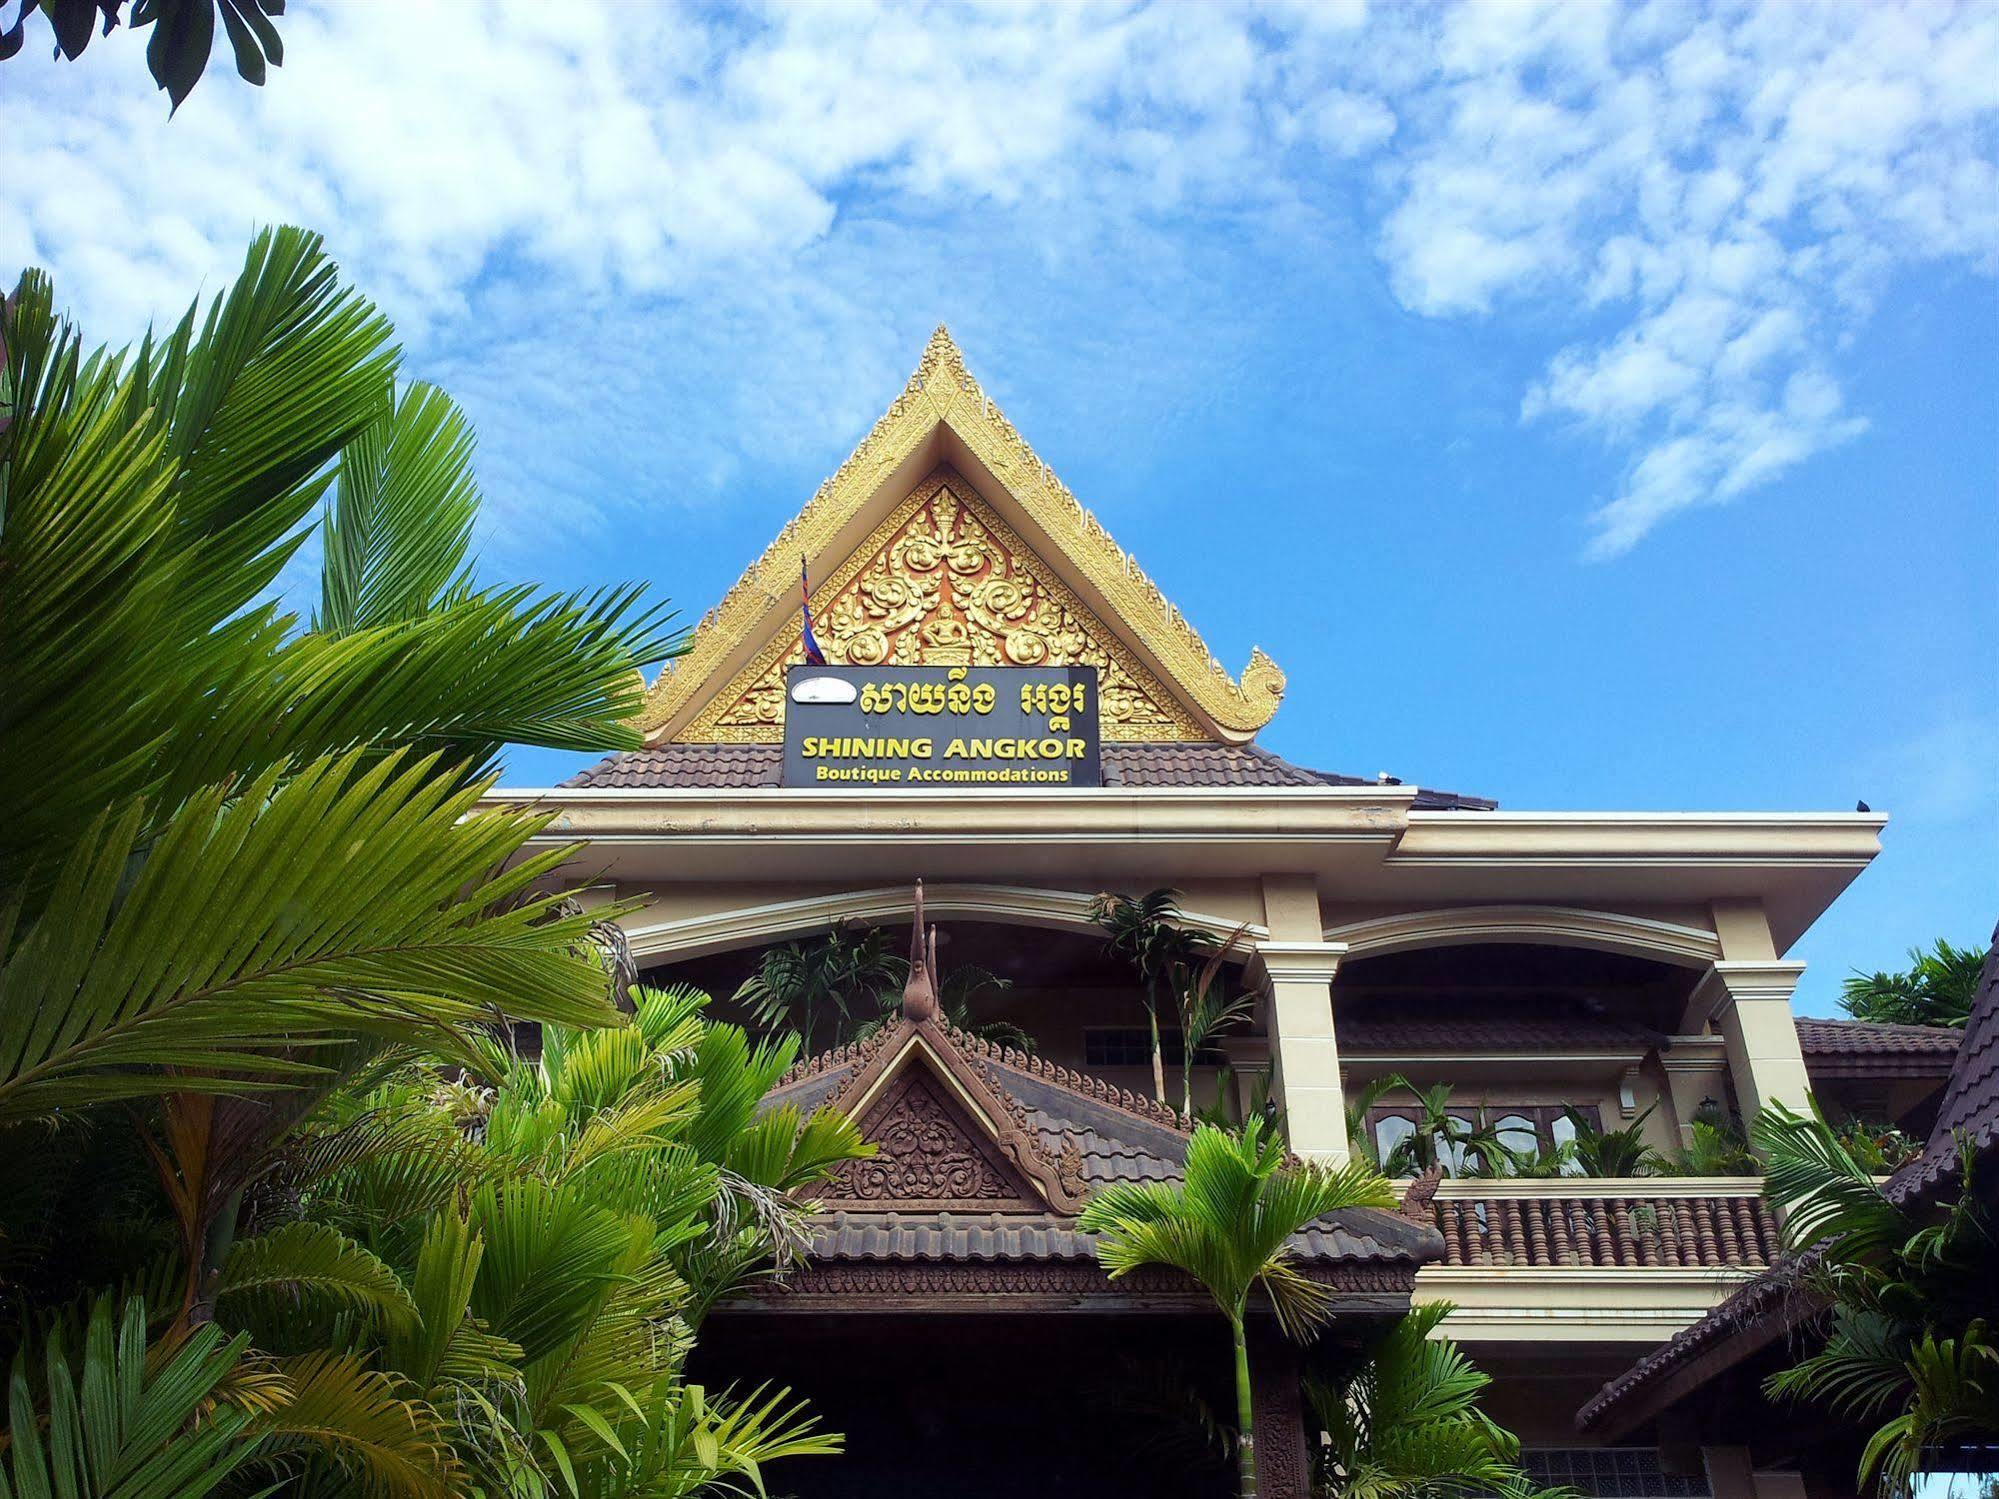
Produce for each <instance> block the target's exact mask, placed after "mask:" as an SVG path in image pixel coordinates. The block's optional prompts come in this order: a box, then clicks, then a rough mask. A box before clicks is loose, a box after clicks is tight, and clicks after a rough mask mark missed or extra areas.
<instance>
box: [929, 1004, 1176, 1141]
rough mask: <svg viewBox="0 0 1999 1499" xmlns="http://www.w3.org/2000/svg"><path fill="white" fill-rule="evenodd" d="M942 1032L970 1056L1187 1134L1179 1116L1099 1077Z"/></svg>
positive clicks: (957, 1033)
mask: <svg viewBox="0 0 1999 1499" xmlns="http://www.w3.org/2000/svg"><path fill="white" fill-rule="evenodd" d="M945 1031H946V1034H948V1035H949V1036H950V1038H951V1040H952V1043H953V1044H954V1045H956V1046H958V1047H959V1048H960V1049H962V1050H963V1051H965V1052H966V1053H967V1054H969V1055H971V1056H975V1057H979V1058H981V1059H982V1060H984V1061H987V1062H991V1063H997V1064H998V1065H1000V1066H1003V1067H1011V1068H1012V1069H1013V1070H1014V1071H1016V1072H1024V1073H1026V1074H1027V1075H1028V1076H1030V1077H1038V1078H1040V1079H1041V1080H1042V1081H1043V1082H1046V1083H1052V1084H1053V1085H1054V1086H1056V1087H1058V1088H1061V1089H1063V1090H1064V1091H1065V1092H1069V1093H1074V1094H1075V1095H1077V1096H1078V1097H1079V1098H1085V1099H1089V1100H1091V1101H1092V1102H1095V1103H1106V1104H1109V1105H1110V1106H1111V1107H1112V1108H1116V1109H1122V1110H1123V1111H1124V1112H1126V1113H1128V1114H1132V1115H1135V1116H1137V1117H1138V1118H1140V1119H1143V1120H1145V1121H1146V1122H1147V1123H1149V1124H1157V1125H1162V1126H1164V1127H1165V1128H1167V1129H1170V1130H1172V1131H1174V1132H1175V1133H1176V1134H1181V1135H1185V1134H1187V1133H1188V1131H1187V1130H1186V1129H1185V1128H1184V1127H1183V1126H1182V1125H1181V1123H1180V1116H1179V1115H1178V1114H1176V1113H1174V1112H1173V1110H1172V1109H1170V1108H1168V1107H1167V1106H1166V1105H1165V1104H1162V1103H1159V1102H1156V1101H1155V1100H1153V1099H1150V1098H1145V1097H1143V1096H1141V1095H1139V1094H1136V1093H1134V1092H1132V1091H1131V1089H1129V1088H1120V1087H1117V1086H1116V1085H1114V1084H1112V1083H1107V1082H1105V1081H1104V1080H1103V1079H1102V1078H1100V1077H1092V1076H1091V1075H1090V1074H1089V1073H1087V1072H1078V1071H1076V1070H1075V1069H1074V1068H1070V1067H1064V1066H1062V1065H1061V1064H1060V1063H1058V1062H1051V1061H1049V1060H1048V1059H1047V1058H1046V1057H1041V1056H1036V1055H1035V1054H1034V1053H1033V1052H1030V1051H1022V1050H1021V1049H1020V1048H1019V1047H1017V1046H999V1045H997V1044H995V1043H994V1042H991V1041H987V1040H985V1039H984V1038H983V1037H979V1036H974V1035H972V1034H970V1033H969V1032H967V1031H961V1030H959V1029H958V1028H957V1027H956V1026H954V1025H947V1026H946V1027H945Z"/></svg>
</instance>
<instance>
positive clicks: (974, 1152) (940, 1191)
mask: <svg viewBox="0 0 1999 1499" xmlns="http://www.w3.org/2000/svg"><path fill="white" fill-rule="evenodd" d="M857 1127H858V1128H859V1130H860V1133H861V1138H862V1139H863V1140H865V1141H867V1143H868V1144H870V1145H872V1146H874V1148H875V1153H874V1154H873V1155H871V1156H868V1157H866V1158H864V1159H862V1160H857V1161H845V1162H842V1163H841V1165H840V1166H839V1167H838V1168H837V1169H836V1170H835V1171H834V1172H833V1174H832V1176H831V1177H830V1178H829V1179H828V1181H827V1182H826V1184H825V1186H824V1188H823V1189H822V1190H821V1191H820V1193H819V1196H820V1197H821V1198H822V1199H823V1200H824V1201H825V1202H826V1203H827V1204H828V1205H832V1206H841V1207H847V1208H851V1209H859V1210H864V1211H870V1212H873V1211H883V1212H886V1211H891V1210H893V1211H896V1212H909V1211H915V1212H922V1211H942V1210H950V1211H953V1212H957V1211H963V1212H999V1213H1006V1212H1036V1211H1045V1210H1046V1208H1047V1203H1046V1201H1045V1200H1044V1199H1043V1198H1042V1196H1041V1194H1040V1193H1039V1192H1037V1191H1036V1190H1035V1188H1034V1186H1033V1184H1032V1183H1031V1182H1029V1181H1028V1179H1027V1178H1026V1177H1025V1176H1023V1175H1022V1174H1021V1173H1020V1172H1019V1171H1018V1170H1016V1169H1015V1168H1014V1167H1013V1166H1012V1165H1010V1164H1009V1163H1008V1161H1007V1159H1006V1156H1005V1155H1004V1154H1003V1153H1002V1152H1001V1149H1000V1145H999V1141H998V1138H997V1137H996V1136H995V1135H994V1133H993V1132H992V1131H991V1130H990V1129H987V1128H985V1127H984V1126H983V1124H982V1122H981V1121H980V1120H979V1119H978V1118H977V1117H976V1116H975V1115H974V1113H973V1112H972V1111H971V1110H970V1109H969V1108H968V1107H967V1106H966V1104H965V1102H964V1100H963V1099H962V1098H960V1097H959V1096H958V1095H957V1094H956V1093H955V1091H954V1090H953V1088H952V1086H951V1084H950V1082H949V1080H948V1079H946V1078H945V1077H944V1076H943V1075H942V1074H940V1073H939V1072H937V1071H936V1070H935V1069H933V1068H931V1067H928V1066H925V1065H923V1064H922V1063H920V1062H912V1063H911V1064H909V1065H905V1066H903V1067H900V1068H898V1069H897V1070H896V1072H895V1074H894V1075H893V1076H892V1077H890V1078H888V1079H886V1080H885V1082H884V1083H883V1085H882V1087H881V1088H880V1089H879V1090H878V1091H877V1092H876V1095H875V1097H874V1098H873V1099H872V1100H870V1101H869V1103H868V1105H867V1106H866V1107H865V1108H864V1109H863V1110H862V1111H861V1115H860V1118H859V1120H858V1121H857Z"/></svg>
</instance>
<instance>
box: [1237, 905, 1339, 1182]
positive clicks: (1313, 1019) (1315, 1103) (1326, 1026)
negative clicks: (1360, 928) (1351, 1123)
mask: <svg viewBox="0 0 1999 1499" xmlns="http://www.w3.org/2000/svg"><path fill="white" fill-rule="evenodd" d="M1263 911H1264V922H1265V924H1266V926H1267V927H1268V929H1269V932H1270V937H1269V940H1267V941H1264V942H1259V943H1257V944H1256V948H1255V951H1254V953H1253V954H1252V955H1251V959H1250V963H1249V968H1250V978H1251V981H1252V982H1261V983H1262V984H1263V986H1264V988H1265V993H1266V995H1267V1000H1266V1006H1267V1008H1266V1028H1267V1029H1268V1031H1269V1035H1270V1063H1271V1091H1272V1096H1273V1097H1274V1098H1275V1099H1276V1100H1277V1106H1278V1107H1279V1108H1281V1109H1282V1110H1283V1111H1284V1120H1285V1126H1286V1128H1287V1129H1288V1130H1289V1131H1290V1135H1291V1148H1292V1149H1293V1150H1295V1151H1297V1152H1298V1154H1300V1155H1301V1156H1305V1157H1307V1158H1308V1159H1311V1160H1322V1161H1332V1162H1338V1161H1344V1160H1345V1159H1346V1158H1347V1113H1346V1092H1345V1090H1344V1089H1343V1088H1341V1086H1340V1048H1339V1043H1338V1042H1337V1041H1336V1040H1335V1039H1334V1035H1333V978H1334V976H1335V975H1336V974H1338V972H1339V969H1340V959H1341V958H1343V957H1344V956H1346V950H1347V946H1346V944H1345V943H1344V942H1327V941H1325V940H1323V937H1322V935H1321V933H1322V930H1323V929H1322V927H1321V925H1320V919H1319V893H1318V888H1317V886H1316V885H1315V884H1314V882H1313V880H1312V877H1311V876H1310V875H1267V876H1265V877H1264V881H1263Z"/></svg>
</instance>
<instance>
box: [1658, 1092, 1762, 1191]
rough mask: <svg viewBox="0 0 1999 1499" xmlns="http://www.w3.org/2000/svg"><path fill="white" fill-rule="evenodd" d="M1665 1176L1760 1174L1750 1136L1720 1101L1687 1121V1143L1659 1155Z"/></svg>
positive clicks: (1759, 1164)
mask: <svg viewBox="0 0 1999 1499" xmlns="http://www.w3.org/2000/svg"><path fill="white" fill-rule="evenodd" d="M1655 1165H1656V1167H1657V1169H1658V1171H1659V1174H1660V1175H1662V1176H1761V1175H1762V1174H1763V1163H1762V1162H1761V1161H1759V1160H1757V1159H1756V1153H1755V1152H1754V1151H1753V1150H1751V1149H1750V1148H1749V1137H1748V1136H1747V1135H1745V1134H1744V1133H1743V1132H1742V1126H1741V1124H1740V1123H1738V1122H1737V1121H1736V1119H1735V1117H1734V1116H1733V1115H1731V1114H1729V1113H1728V1112H1727V1111H1726V1110H1724V1109H1723V1108H1722V1107H1721V1106H1720V1105H1719V1104H1704V1105H1703V1106H1702V1107H1700V1108H1699V1109H1696V1110H1695V1111H1694V1116H1693V1118H1692V1119H1691V1120H1690V1121H1689V1122H1688V1124H1687V1138H1686V1143H1685V1144H1683V1145H1681V1146H1679V1147H1678V1148H1676V1149H1674V1150H1672V1151H1669V1152H1668V1153H1667V1154H1665V1155H1663V1156H1660V1157H1658V1158H1657V1160H1656V1162H1655Z"/></svg>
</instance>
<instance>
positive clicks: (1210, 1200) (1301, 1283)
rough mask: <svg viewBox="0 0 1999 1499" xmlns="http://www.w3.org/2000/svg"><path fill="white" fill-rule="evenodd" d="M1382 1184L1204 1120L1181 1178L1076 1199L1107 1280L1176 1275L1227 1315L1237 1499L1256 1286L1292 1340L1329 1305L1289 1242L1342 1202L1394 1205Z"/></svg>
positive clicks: (1254, 1123)
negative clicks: (1153, 1269) (1160, 1270)
mask: <svg viewBox="0 0 1999 1499" xmlns="http://www.w3.org/2000/svg"><path fill="white" fill-rule="evenodd" d="M1395 1201H1396V1199H1395V1194H1394V1191H1393V1189H1392V1188H1391V1187H1390V1186H1389V1184H1388V1183H1387V1182H1386V1181H1385V1180H1383V1179H1382V1178H1381V1177H1380V1176H1379V1175H1378V1174H1376V1173H1375V1172H1374V1171H1373V1170H1371V1169H1370V1168H1369V1167H1368V1166H1367V1165H1366V1164H1365V1163H1362V1162H1358V1161H1352V1162H1348V1163H1346V1164H1343V1165H1340V1166H1336V1167H1334V1166H1321V1165H1317V1164H1313V1163H1303V1162H1301V1163H1287V1161H1286V1159H1285V1148H1284V1142H1283V1140H1282V1139H1281V1138H1280V1137H1278V1136H1277V1134H1276V1133H1275V1132H1274V1131H1272V1130H1270V1129H1268V1128H1267V1127H1266V1126H1265V1125H1264V1123H1263V1122H1262V1121H1261V1120H1260V1119H1251V1120H1249V1121H1248V1122H1247V1123H1246V1124H1245V1125H1244V1126H1243V1128H1242V1132H1241V1133H1240V1134H1230V1133H1228V1132H1227V1131H1224V1130H1219V1129H1216V1128H1214V1127H1212V1126H1210V1125H1202V1126H1200V1127H1199V1128H1197V1129H1196V1130H1195V1131H1194V1133H1193V1135H1192V1137H1191V1138H1190V1139H1189V1140H1188V1142H1187V1165H1186V1175H1185V1178H1184V1180H1182V1181H1178V1182H1158V1181H1142V1182H1141V1181H1120V1182H1113V1183H1111V1184H1110V1185H1109V1186H1106V1187H1104V1188H1103V1189H1102V1190H1101V1191H1099V1192H1098V1193H1097V1194H1096V1195H1095V1196H1094V1197H1092V1198H1091V1199H1090V1201H1089V1202H1088V1203H1087V1204H1086V1205H1085V1207H1084V1209H1083V1212H1082V1216H1081V1217H1080V1218H1079V1219H1078V1227H1080V1228H1081V1229H1082V1230H1083V1231H1084V1232H1086V1233H1093V1234H1096V1235H1098V1236H1099V1238H1098V1241H1097V1258H1098V1260H1099V1261H1100V1262H1101V1263H1102V1265H1103V1267H1104V1269H1105V1270H1106V1271H1108V1272H1109V1274H1110V1276H1111V1278H1112V1279H1117V1278H1118V1277H1120V1276H1124V1275H1129V1274H1130V1273H1131V1272H1132V1271H1134V1270H1138V1269H1141V1268H1143V1267H1145V1266H1148V1265H1165V1266H1170V1267H1172V1268H1173V1269H1176V1270H1180V1271H1183V1272H1184V1273H1186V1274H1187V1275H1189V1276H1191V1277H1192V1278H1193V1279H1194V1280H1195V1281H1196V1282H1198V1283H1199V1284H1200V1286H1201V1287H1202V1289H1204V1290H1205V1291H1207V1293H1208V1295H1209V1296H1210V1297H1211V1298H1212V1299H1213V1301H1214V1303H1215V1306H1216V1308H1217V1309H1218V1310H1219V1311H1220V1312H1221V1314H1222V1316H1223V1317H1224V1319H1226V1321H1227V1323H1228V1327H1229V1334H1230V1337H1231V1339H1232V1342H1233V1344H1234V1350H1235V1388H1236V1429H1237V1431H1238V1433H1239V1440H1238V1443H1237V1465H1238V1472H1239V1475H1240V1484H1241V1492H1242V1493H1243V1495H1244V1496H1245V1499H1253V1496H1254V1495H1255V1493H1256V1462H1255V1453H1254V1441H1255V1433H1254V1424H1253V1420H1252V1417H1251V1413H1250V1383H1249V1350H1248V1344H1247V1342H1246V1337H1245V1327H1246V1324H1247V1320H1248V1315H1249V1305H1250V1296H1251V1293H1252V1292H1254V1291H1255V1290H1256V1289H1257V1288H1259V1287H1261V1288H1262V1290H1263V1292H1264V1294H1265V1296H1266V1297H1268V1299H1269V1302H1270V1306H1271V1309H1272V1311H1273V1312H1274V1313H1275V1315H1276V1319H1277V1324H1278V1326H1279V1327H1280V1328H1281V1329H1282V1330H1283V1332H1284V1333H1285V1334H1286V1335H1287V1336H1289V1337H1292V1338H1296V1339H1300V1340H1302V1339H1303V1338H1305V1337H1306V1336H1308V1335H1309V1334H1310V1333H1311V1332H1312V1331H1313V1330H1314V1329H1315V1328H1317V1327H1318V1326H1319V1325H1320V1324H1322V1323H1323V1322H1324V1321H1325V1320H1326V1318H1327V1317H1328V1316H1330V1315H1331V1312H1332V1297H1331V1294H1330V1293H1329V1292H1328V1291H1327V1290H1326V1289H1325V1287H1323V1286H1322V1285H1320V1284H1319V1283H1318V1282H1317V1281H1315V1280H1313V1279H1311V1278H1310V1277H1309V1276H1308V1275H1306V1274H1305V1273H1304V1272H1303V1271H1302V1270H1301V1269H1300V1268H1299V1267H1298V1265H1297V1263H1296V1261H1295V1260H1294V1258H1293V1257H1292V1254H1291V1250H1290V1248H1289V1247H1288V1246H1289V1241H1290V1239H1291V1237H1292V1235H1294V1234H1296V1233H1297V1232H1299V1231H1300V1230H1301V1229H1303V1228H1304V1227H1305V1225H1306V1224H1308V1223H1311V1222H1312V1221H1313V1220H1314V1219H1316V1218H1320V1217H1323V1216H1324V1215H1326V1214H1327V1213H1331V1212H1336V1211H1338V1210H1340V1209H1342V1208H1356V1207H1378V1208H1392V1207H1393V1206H1394V1205H1395Z"/></svg>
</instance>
